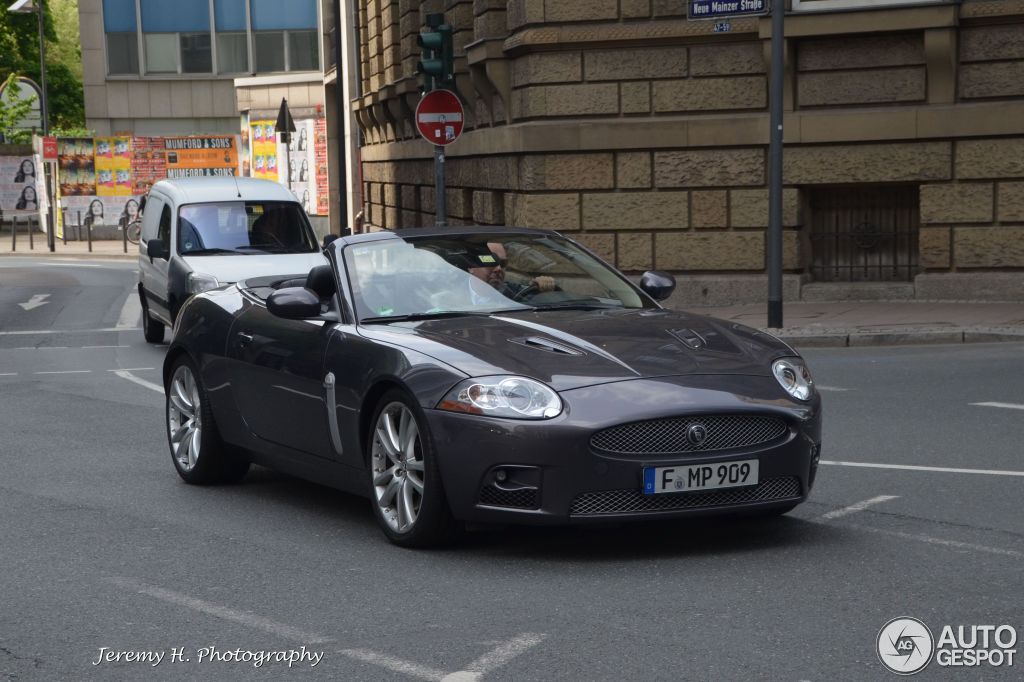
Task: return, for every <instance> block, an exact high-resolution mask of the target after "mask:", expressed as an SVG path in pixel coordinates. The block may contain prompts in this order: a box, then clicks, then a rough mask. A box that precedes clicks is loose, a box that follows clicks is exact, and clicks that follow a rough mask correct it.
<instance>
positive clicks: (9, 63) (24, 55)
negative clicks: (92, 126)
mask: <svg viewBox="0 0 1024 682" xmlns="http://www.w3.org/2000/svg"><path fill="white" fill-rule="evenodd" d="M0 3H2V4H0V79H4V80H6V79H7V78H8V77H10V76H11V75H12V74H13V75H17V76H28V77H29V78H31V79H32V80H34V81H36V82H37V83H38V82H40V78H39V76H40V74H39V23H38V22H39V19H38V17H37V16H36V15H35V14H13V13H11V12H8V11H6V8H7V6H8V5H9V4H10V3H9V2H6V0H0ZM44 26H45V34H46V80H47V83H46V91H47V103H48V105H49V110H50V125H51V127H56V126H62V127H82V126H84V125H85V96H84V92H83V90H82V58H81V49H80V46H79V43H80V40H79V34H78V0H49V1H48V2H47V3H46V16H45V17H44Z"/></svg>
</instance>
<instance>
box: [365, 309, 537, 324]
mask: <svg viewBox="0 0 1024 682" xmlns="http://www.w3.org/2000/svg"><path fill="white" fill-rule="evenodd" d="M519 310H520V308H516V309H515V311H517V312H518V311H519ZM522 310H529V308H522ZM502 312H512V311H508V310H436V311H434V312H428V313H409V314H407V315H387V316H381V317H364V318H363V319H362V320H361V322H362V323H363V324H375V323H387V322H415V321H417V320H443V319H445V318H448V317H490V316H491V315H495V314H497V313H502Z"/></svg>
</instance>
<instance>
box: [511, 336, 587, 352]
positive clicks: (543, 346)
mask: <svg viewBox="0 0 1024 682" xmlns="http://www.w3.org/2000/svg"><path fill="white" fill-rule="evenodd" d="M509 341H511V342H512V343H518V344H519V345H520V346H526V347H527V348H536V349H537V350H543V351H547V352H549V353H558V354H559V355H583V354H584V353H583V351H581V350H578V349H576V348H573V347H572V346H569V345H566V344H562V343H558V342H557V341H554V340H552V339H549V338H546V337H543V336H526V337H519V338H517V339H509Z"/></svg>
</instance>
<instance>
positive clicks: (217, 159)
mask: <svg viewBox="0 0 1024 682" xmlns="http://www.w3.org/2000/svg"><path fill="white" fill-rule="evenodd" d="M164 152H165V155H166V157H167V177H168V178H209V177H218V176H224V177H233V176H235V175H237V174H238V145H237V141H236V139H235V136H234V135H216V136H214V135H209V136H203V137H165V138H164Z"/></svg>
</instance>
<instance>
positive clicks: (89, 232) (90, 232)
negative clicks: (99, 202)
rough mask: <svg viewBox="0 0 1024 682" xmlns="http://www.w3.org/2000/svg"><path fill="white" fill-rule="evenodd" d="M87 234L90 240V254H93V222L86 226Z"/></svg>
mask: <svg viewBox="0 0 1024 682" xmlns="http://www.w3.org/2000/svg"><path fill="white" fill-rule="evenodd" d="M85 234H86V236H87V237H88V238H89V253H92V221H89V224H88V225H86V226H85Z"/></svg>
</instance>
